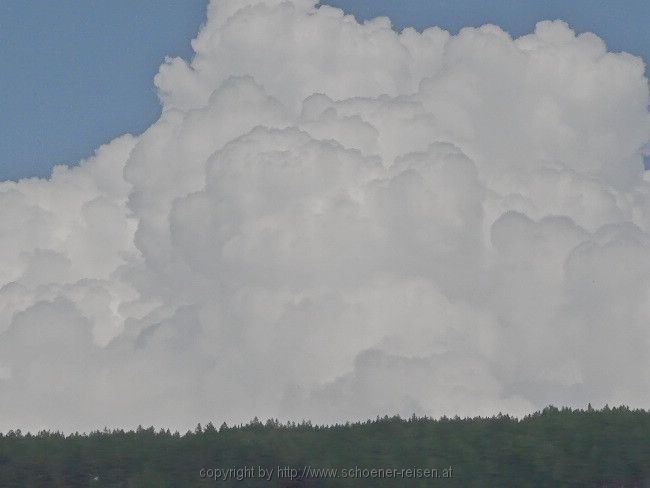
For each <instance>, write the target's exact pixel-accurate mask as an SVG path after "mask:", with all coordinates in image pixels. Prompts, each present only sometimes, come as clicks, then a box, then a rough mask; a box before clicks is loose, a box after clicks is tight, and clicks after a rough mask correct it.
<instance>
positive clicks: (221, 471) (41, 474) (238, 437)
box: [0, 406, 650, 488]
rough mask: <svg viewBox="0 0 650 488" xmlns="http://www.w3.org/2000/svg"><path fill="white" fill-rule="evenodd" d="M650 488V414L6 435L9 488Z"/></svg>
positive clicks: (0, 457)
mask: <svg viewBox="0 0 650 488" xmlns="http://www.w3.org/2000/svg"><path fill="white" fill-rule="evenodd" d="M207 486H213V487H216V486H219V487H235V486H239V487H258V486H259V487H271V488H278V487H294V488H296V487H360V486H361V487H364V486H369V487H401V486H404V487H410V486H412V487H423V486H427V487H429V486H440V487H521V488H524V487H582V486H584V487H612V488H613V487H650V412H648V411H645V410H634V409H630V408H628V407H624V406H622V407H615V408H609V407H605V408H603V409H600V410H597V409H593V408H591V406H588V407H587V408H586V409H578V410H575V409H569V408H562V409H558V408H555V407H552V406H550V407H547V408H545V409H544V410H542V411H541V412H536V413H534V414H531V415H528V416H526V417H523V418H520V419H517V418H513V417H510V416H508V415H497V416H494V417H491V418H459V417H455V418H446V417H443V418H440V419H431V418H427V417H416V416H413V417H411V418H409V419H402V418H399V417H383V418H377V419H375V420H371V421H366V422H359V423H347V424H344V425H333V426H317V425H312V424H311V423H310V422H301V423H291V422H290V423H287V424H284V423H280V422H278V421H277V420H268V421H266V422H261V421H260V420H258V419H254V420H253V421H251V422H249V423H248V424H245V425H238V426H227V425H225V424H223V425H221V426H220V427H215V426H214V425H213V424H212V423H207V424H206V425H205V426H202V425H200V424H199V425H197V426H196V428H195V429H194V430H193V431H188V432H186V433H179V432H171V431H169V430H167V429H161V430H156V429H154V428H153V427H149V428H145V427H139V428H138V429H136V430H135V431H132V430H131V431H124V430H110V431H109V430H106V429H105V430H103V431H96V432H91V433H83V434H80V433H74V434H63V433H60V432H47V431H42V432H38V433H23V432H21V431H20V430H16V431H9V432H6V433H3V434H2V435H0V487H3V488H13V487H18V488H25V487H30V488H36V487H43V488H82V487H83V488H86V487H93V488H94V487H97V488H99V487H106V488H109V487H110V488H118V487H119V488H131V487H134V488H190V487H192V488H193V487H207Z"/></svg>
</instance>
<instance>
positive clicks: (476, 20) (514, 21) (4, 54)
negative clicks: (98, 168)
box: [0, 0, 650, 179]
mask: <svg viewBox="0 0 650 488" xmlns="http://www.w3.org/2000/svg"><path fill="white" fill-rule="evenodd" d="M206 3H207V2H206V1H205V0H187V1H184V2H179V1H177V0H139V1H137V2H134V1H132V0H93V1H88V0H66V1H63V2H53V1H51V0H29V1H25V0H2V2H1V3H0V88H1V90H0V179H17V178H21V177H26V176H35V175H37V176H45V175H47V174H48V173H49V172H50V170H51V167H52V166H53V165H54V164H58V163H75V162H77V161H78V160H79V159H81V158H84V157H87V156H89V155H91V154H92V153H93V150H94V149H95V148H96V147H97V146H98V145H99V144H102V143H105V142H108V141H109V140H111V139H112V138H114V137H115V136H118V135H120V134H123V133H125V132H131V133H139V132H141V131H142V130H144V129H145V128H146V127H147V126H148V125H150V124H151V123H152V122H153V121H154V120H155V119H156V117H157V116H158V113H159V105H158V100H157V98H156V94H155V91H154V88H153V80H152V79H153V76H154V74H155V73H156V71H157V69H158V66H159V65H160V63H161V62H162V61H163V59H164V57H165V56H166V55H171V56H178V55H180V56H183V57H186V58H188V57H189V56H190V55H191V48H190V39H192V38H193V37H194V35H195V33H196V32H197V31H198V28H199V26H200V25H201V23H202V21H203V17H204V13H205V6H206ZM328 3H330V4H331V5H334V6H337V7H341V8H344V9H345V10H347V11H348V12H350V13H353V14H355V16H357V18H360V19H366V18H371V17H376V16H378V15H387V16H389V17H391V19H392V21H393V24H394V25H395V26H396V28H398V29H401V28H403V27H404V26H408V25H412V26H415V27H416V28H418V29H421V28H423V27H426V26H430V25H440V26H442V27H444V28H446V29H449V30H451V31H452V32H457V31H458V29H459V28H461V27H463V26H466V25H481V24H484V23H488V22H489V23H494V24H498V25H500V26H502V27H503V28H505V29H506V30H508V31H509V32H510V33H511V34H513V35H515V36H517V35H521V34H523V33H526V32H529V31H531V29H532V28H533V26H534V24H535V22H537V21H538V20H541V19H555V18H562V19H564V20H566V21H568V22H569V23H570V24H571V25H572V27H574V28H575V29H576V30H577V31H579V32H583V31H593V32H595V33H597V34H598V35H599V36H601V37H602V38H604V39H605V41H606V42H607V44H608V46H609V48H610V50H615V51H621V50H623V51H628V52H631V53H633V54H637V55H641V56H642V57H643V58H644V59H646V60H647V59H650V34H649V31H648V29H647V19H648V18H650V4H648V3H647V2H644V1H641V0H629V1H625V2H622V1H621V2H611V1H604V0H572V1H571V2H567V1H566V0H564V1H561V0H550V1H545V2H539V1H536V0H525V1H524V0H520V1H514V0H499V1H497V0H454V1H451V0H402V1H400V2H396V1H395V0H329V1H328Z"/></svg>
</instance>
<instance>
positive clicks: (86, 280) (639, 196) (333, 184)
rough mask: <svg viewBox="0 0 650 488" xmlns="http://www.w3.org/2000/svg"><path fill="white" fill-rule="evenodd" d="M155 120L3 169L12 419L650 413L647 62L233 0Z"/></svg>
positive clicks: (551, 31)
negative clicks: (553, 408) (42, 167)
mask: <svg viewBox="0 0 650 488" xmlns="http://www.w3.org/2000/svg"><path fill="white" fill-rule="evenodd" d="M193 47H194V50H195V56H194V58H193V59H192V61H191V62H186V61H184V60H181V59H169V60H167V62H166V63H165V64H164V65H163V66H162V67H161V69H160V72H159V73H158V75H157V76H156V78H155V84H156V86H157V88H158V91H159V94H160V98H161V103H162V106H163V113H162V115H161V117H160V119H159V120H158V121H157V122H156V123H155V124H154V125H152V126H151V127H150V128H149V129H148V130H147V131H146V132H145V133H144V134H142V135H140V136H138V137H132V136H124V137H122V138H119V139H116V140H115V141H113V142H111V143H110V144H108V145H106V146H103V147H102V148H100V149H99V150H98V151H97V154H96V155H95V156H94V157H93V158H91V159H89V160H87V161H83V162H82V163H81V164H80V165H79V166H76V167H71V168H67V167H57V168H55V170H54V172H53V174H52V177H51V178H50V179H49V180H36V179H30V180H23V181H20V182H18V183H12V182H4V183H0V202H1V204H0V264H1V266H0V397H1V398H2V404H1V405H0V429H4V430H6V429H9V428H15V427H21V428H31V429H37V428H42V427H45V428H62V429H89V428H96V427H103V426H104V425H109V426H121V425H124V426H133V425H137V424H138V423H142V424H156V425H166V426H171V427H181V428H186V427H189V426H191V425H193V424H195V423H196V422H197V421H206V420H208V419H214V420H215V421H218V422H221V421H222V420H226V421H242V420H247V419H249V418H251V417H253V416H258V417H262V418H263V417H268V416H273V417H279V418H283V419H284V418H310V419H312V420H314V421H316V422H333V421H340V420H347V419H358V418H366V417H374V416H375V415H383V414H394V413H399V414H402V415H410V414H411V413H413V412H415V413H418V414H428V415H433V416H438V415H442V414H447V415H455V414H460V415H474V414H492V413H496V412H499V411H505V412H509V413H514V414H521V413H525V412H528V411H531V410H533V409H536V408H540V407H543V406H544V405H546V404H548V403H554V404H562V405H584V404H586V403H587V402H591V403H592V404H594V405H599V404H603V403H606V402H607V403H610V404H616V403H626V404H631V405H633V406H639V407H646V408H648V407H650V377H648V375H647V374H646V373H645V372H646V371H648V368H649V367H650V354H649V353H650V326H649V325H648V324H649V323H650V177H648V176H647V175H646V172H644V169H643V152H644V151H647V148H648V144H649V142H650V114H649V112H648V102H649V98H650V97H649V94H648V82H647V79H646V78H645V77H644V64H643V62H642V61H641V60H640V59H639V58H635V57H633V56H630V55H627V54H624V53H623V54H621V53H618V54H615V53H610V52H607V50H606V48H605V45H604V44H603V42H602V41H601V40H600V39H599V38H598V37H596V36H594V35H593V34H581V35H576V34H575V33H574V32H573V31H572V30H571V29H570V28H569V27H568V26H567V25H566V24H564V23H562V22H559V21H556V22H541V23H539V24H538V25H537V27H536V29H535V32H534V33H532V34H530V35H527V36H524V37H521V38H518V39H512V38H511V37H510V36H509V35H508V34H507V33H505V32H503V31H502V30H500V29H499V28H498V27H495V26H489V25H488V26H484V27H481V28H478V29H470V28H468V29H464V30H462V31H461V32H460V33H459V34H458V35H455V36H452V35H450V34H448V33H447V32H445V31H443V30H441V29H438V28H435V27H433V28H431V29H427V30H425V31H424V32H422V33H419V32H416V31H415V30H413V29H406V30H404V31H403V32H401V33H396V32H395V31H393V30H392V29H391V26H390V23H389V22H388V20H386V19H375V20H373V21H370V22H366V23H363V24H359V23H358V22H357V21H356V20H355V19H354V18H352V17H350V16H345V15H343V13H342V12H341V11H339V10H336V9H333V8H330V7H327V6H320V7H318V6H316V5H315V2H314V1H311V0H294V1H279V0H264V1H259V0H247V1H244V0H220V1H213V2H212V3H211V4H210V6H209V8H208V19H207V22H206V24H205V25H204V27H203V28H202V29H201V32H200V33H199V35H198V37H197V38H196V39H195V40H194V41H193Z"/></svg>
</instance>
